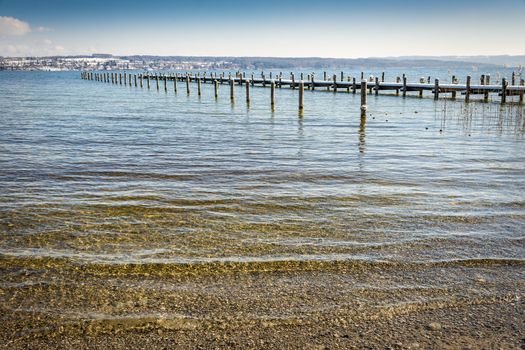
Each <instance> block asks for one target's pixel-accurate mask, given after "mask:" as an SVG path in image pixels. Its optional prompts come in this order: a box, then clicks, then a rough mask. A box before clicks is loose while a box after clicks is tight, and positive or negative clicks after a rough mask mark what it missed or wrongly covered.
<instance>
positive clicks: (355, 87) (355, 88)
mask: <svg viewBox="0 0 525 350" xmlns="http://www.w3.org/2000/svg"><path fill="white" fill-rule="evenodd" d="M356 91H357V85H356V83H355V77H353V78H352V93H353V94H355V93H356Z"/></svg>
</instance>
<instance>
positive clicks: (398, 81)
mask: <svg viewBox="0 0 525 350" xmlns="http://www.w3.org/2000/svg"><path fill="white" fill-rule="evenodd" d="M400 82H401V78H400V77H399V76H397V77H396V83H397V84H399V83H400ZM396 95H397V96H399V88H398V89H396Z"/></svg>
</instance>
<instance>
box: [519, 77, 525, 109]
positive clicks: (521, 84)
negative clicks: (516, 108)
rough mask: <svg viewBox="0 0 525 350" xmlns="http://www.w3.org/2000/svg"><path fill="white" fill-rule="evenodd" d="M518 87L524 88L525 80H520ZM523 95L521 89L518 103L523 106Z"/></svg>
mask: <svg viewBox="0 0 525 350" xmlns="http://www.w3.org/2000/svg"><path fill="white" fill-rule="evenodd" d="M520 86H521V87H522V88H523V87H524V86H525V80H524V79H521V80H520ZM524 94H525V91H524V89H521V90H520V103H521V104H523V95H524Z"/></svg>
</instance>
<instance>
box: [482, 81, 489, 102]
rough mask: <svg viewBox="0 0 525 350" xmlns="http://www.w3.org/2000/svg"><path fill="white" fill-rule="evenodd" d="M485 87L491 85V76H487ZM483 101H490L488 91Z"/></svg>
mask: <svg viewBox="0 0 525 350" xmlns="http://www.w3.org/2000/svg"><path fill="white" fill-rule="evenodd" d="M485 85H490V75H488V74H487V75H485ZM483 99H484V100H485V101H488V100H489V93H488V91H486V92H485V94H484V96H483Z"/></svg>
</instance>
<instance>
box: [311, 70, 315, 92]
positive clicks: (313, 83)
mask: <svg viewBox="0 0 525 350" xmlns="http://www.w3.org/2000/svg"><path fill="white" fill-rule="evenodd" d="M314 77H315V75H314V73H312V82H311V86H312V91H313V90H315V81H314V79H315V78H314Z"/></svg>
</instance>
